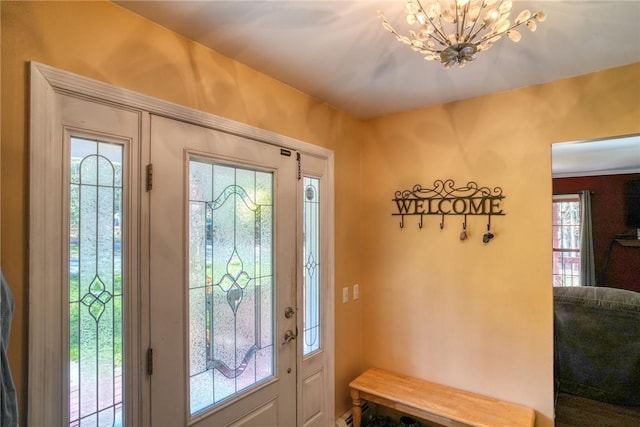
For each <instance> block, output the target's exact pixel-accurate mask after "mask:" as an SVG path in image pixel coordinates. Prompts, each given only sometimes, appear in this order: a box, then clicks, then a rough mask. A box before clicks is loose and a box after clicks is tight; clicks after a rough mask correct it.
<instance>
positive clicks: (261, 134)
mask: <svg viewBox="0 0 640 427" xmlns="http://www.w3.org/2000/svg"><path fill="white" fill-rule="evenodd" d="M30 73H31V95H30V96H31V99H30V101H31V102H30V107H31V112H30V114H31V122H30V147H31V149H30V150H31V151H30V177H29V182H30V184H29V185H30V200H29V201H30V211H35V209H44V208H46V207H47V202H48V199H47V197H46V195H47V194H48V193H49V190H50V187H51V185H52V183H51V182H49V181H48V177H49V176H51V175H52V174H54V175H55V174H60V173H61V171H60V170H59V168H60V166H59V165H57V164H54V162H51V161H50V159H51V158H52V156H53V153H52V152H51V151H52V150H53V148H52V146H51V144H50V141H51V138H52V137H53V135H54V134H55V132H54V126H55V125H54V123H55V118H56V115H57V114H58V111H57V110H56V106H55V94H56V93H67V94H71V95H73V96H76V97H80V98H86V99H90V100H93V101H95V102H98V103H103V104H112V105H116V106H119V107H121V108H125V109H130V110H135V111H139V112H140V113H141V114H142V117H143V119H142V126H141V129H140V140H141V143H142V144H143V146H144V144H145V143H148V141H149V126H148V123H149V122H148V116H149V113H153V114H157V115H161V116H166V117H170V118H173V119H177V120H182V121H185V122H188V123H192V124H196V125H200V126H205V127H210V128H212V129H217V130H220V131H224V132H228V133H231V134H235V135H239V136H242V137H245V138H250V139H254V140H257V141H261V142H264V143H267V144H273V145H277V146H280V147H284V148H288V149H291V150H293V151H298V152H300V153H302V155H303V158H304V155H310V156H314V157H317V158H321V159H324V160H325V161H326V175H325V176H324V178H325V186H324V188H325V189H326V190H327V191H329V192H330V194H331V197H329V198H327V200H326V204H325V206H324V209H325V210H326V211H325V212H326V216H325V221H326V222H325V225H324V227H323V236H324V237H325V239H326V242H328V244H327V247H326V248H325V251H326V254H327V258H326V262H325V266H324V269H323V271H324V277H325V284H326V287H325V289H324V290H325V294H324V295H323V298H322V301H323V305H324V306H323V313H325V323H324V325H323V326H324V343H323V351H324V352H325V354H326V355H327V356H329V357H327V361H326V370H327V372H326V381H327V383H326V388H324V396H323V397H324V400H325V404H326V407H325V408H324V410H325V411H326V414H327V417H328V419H327V424H331V423H333V420H332V418H333V416H334V412H335V411H334V406H335V398H334V396H335V390H334V389H335V385H334V372H335V348H334V247H333V242H334V215H333V212H334V204H333V189H334V181H333V170H334V154H333V151H332V150H328V149H325V148H322V147H318V146H315V145H312V144H309V143H306V142H303V141H299V140H296V139H293V138H289V137H286V136H282V135H278V134H275V133H273V132H269V131H266V130H263V129H259V128H255V127H253V126H249V125H246V124H243V123H239V122H235V121H232V120H229V119H225V118H222V117H219V116H215V115H212V114H208V113H204V112H201V111H197V110H194V109H191V108H187V107H183V106H180V105H177V104H173V103H170V102H167V101H162V100H159V99H156V98H153V97H150V96H146V95H142V94H139V93H136V92H133V91H129V90H126V89H121V88H117V87H114V86H111V85H108V84H105V83H102V82H99V81H96V80H92V79H88V78H85V77H82V76H79V75H76V74H73V73H69V72H66V71H62V70H59V69H56V68H53V67H50V66H47V65H44V64H40V63H37V62H33V61H32V62H31V63H30ZM145 141H146V142H145ZM148 163H149V150H148V149H144V148H143V149H142V150H141V155H140V170H143V169H144V168H143V167H142V165H146V164H148ZM140 181H141V182H140V188H141V189H143V188H144V185H143V183H142V180H140ZM58 191H59V190H58ZM148 209H149V198H148V195H147V194H146V193H145V192H144V190H141V192H140V203H139V215H140V220H139V229H140V233H139V238H140V241H139V242H140V249H141V252H142V254H143V256H140V257H139V260H140V261H139V265H138V271H139V272H141V273H140V274H139V275H140V277H139V297H140V301H141V302H142V304H141V308H140V311H139V312H138V316H139V318H141V319H148V318H149V312H148V309H149V307H148V303H147V301H148V296H149V294H148V292H149V277H148V273H143V272H148V271H149V270H148V253H149V248H148V241H149V229H148V221H147V220H146V218H148V215H149V210H148ZM59 234H60V230H59V229H57V230H56V227H52V226H51V225H50V224H49V225H48V224H47V223H46V222H45V216H44V215H33V214H32V215H29V341H28V342H29V378H28V414H27V419H28V425H30V426H41V425H46V424H47V423H48V422H50V421H51V420H56V419H60V418H59V417H60V403H59V402H60V399H61V397H60V390H59V385H60V382H61V381H62V379H61V378H60V374H59V366H54V365H53V364H52V362H51V361H52V360H55V358H53V359H52V358H51V355H52V354H57V356H58V360H59V358H60V353H61V351H62V348H61V346H60V343H59V342H60V339H59V338H60V337H61V336H62V334H63V330H62V328H61V325H60V319H59V312H56V310H55V307H52V303H51V302H52V301H55V299H56V298H58V299H59V298H60V296H59V295H51V293H50V292H51V291H50V288H51V287H50V286H48V284H49V283H50V281H51V277H54V278H55V277H57V276H59V274H60V268H61V266H60V262H59V255H58V254H56V251H59V250H60V246H57V245H55V244H54V245H53V247H52V245H51V241H52V239H53V241H56V240H55V239H58V241H59V240H60V236H59ZM132 327H134V329H135V331H133V333H135V334H137V337H138V339H139V343H140V345H139V346H138V348H137V350H138V353H134V355H136V354H137V355H138V357H137V359H138V365H139V368H140V371H144V369H145V368H146V367H145V363H144V360H143V357H142V354H143V351H142V350H144V349H146V348H148V346H149V334H148V330H145V329H144V328H143V327H141V325H132ZM299 358H300V359H302V356H301V355H300V357H299ZM139 377H140V378H139V381H138V384H136V385H135V387H137V388H138V389H139V392H138V393H136V394H137V395H136V396H134V400H135V402H137V403H138V405H137V408H135V413H136V415H135V418H136V419H137V421H138V422H139V423H140V425H147V424H148V416H149V414H150V408H149V407H148V404H149V399H148V393H149V380H148V377H147V376H145V375H142V374H141V375H139ZM299 391H300V390H299ZM301 401H302V399H298V413H301V412H302V409H301V404H302V402H301ZM134 406H135V405H134ZM134 423H135V421H134Z"/></svg>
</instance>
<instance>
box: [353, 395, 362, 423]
mask: <svg viewBox="0 0 640 427" xmlns="http://www.w3.org/2000/svg"><path fill="white" fill-rule="evenodd" d="M351 402H352V404H353V408H352V409H351V414H352V415H353V427H360V423H361V422H362V406H361V405H362V400H360V391H358V390H353V389H351Z"/></svg>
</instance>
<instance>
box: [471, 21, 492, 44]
mask: <svg viewBox="0 0 640 427" xmlns="http://www.w3.org/2000/svg"><path fill="white" fill-rule="evenodd" d="M485 28H487V24H486V23H484V22H483V23H482V25H481V26H480V28H478V31H476V32H475V33H473V35H471V36H469V39H468V42H469V43H473V39H475V38H476V37H477V36H478V34H479V33H480V32H481V31H482V30H484V29H485ZM470 34H471V33H470ZM490 34H491V33H490ZM483 37H484V36H483ZM492 37H493V36H492ZM482 41H483V40H482V39H481V40H480V41H479V42H478V43H481V42H482Z"/></svg>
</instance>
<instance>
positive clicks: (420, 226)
mask: <svg viewBox="0 0 640 427" xmlns="http://www.w3.org/2000/svg"><path fill="white" fill-rule="evenodd" d="M422 218H424V215H420V222H418V228H419V229H420V230H422Z"/></svg>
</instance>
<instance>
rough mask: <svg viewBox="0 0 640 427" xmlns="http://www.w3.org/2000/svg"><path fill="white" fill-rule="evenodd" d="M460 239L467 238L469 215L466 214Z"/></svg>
mask: <svg viewBox="0 0 640 427" xmlns="http://www.w3.org/2000/svg"><path fill="white" fill-rule="evenodd" d="M460 240H467V215H466V214H465V215H464V222H463V223H462V232H461V233H460Z"/></svg>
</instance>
